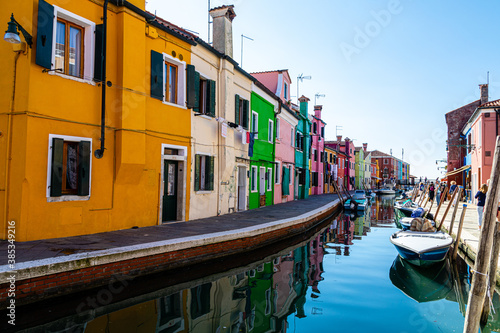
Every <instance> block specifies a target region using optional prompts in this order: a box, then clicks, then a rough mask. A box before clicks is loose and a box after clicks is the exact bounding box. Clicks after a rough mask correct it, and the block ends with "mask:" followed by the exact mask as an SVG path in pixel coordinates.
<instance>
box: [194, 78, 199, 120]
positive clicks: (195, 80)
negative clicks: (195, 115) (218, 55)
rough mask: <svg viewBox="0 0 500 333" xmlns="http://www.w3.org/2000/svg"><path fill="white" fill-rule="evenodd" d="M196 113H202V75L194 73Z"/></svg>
mask: <svg viewBox="0 0 500 333" xmlns="http://www.w3.org/2000/svg"><path fill="white" fill-rule="evenodd" d="M193 111H194V112H200V73H198V72H194V107H193Z"/></svg>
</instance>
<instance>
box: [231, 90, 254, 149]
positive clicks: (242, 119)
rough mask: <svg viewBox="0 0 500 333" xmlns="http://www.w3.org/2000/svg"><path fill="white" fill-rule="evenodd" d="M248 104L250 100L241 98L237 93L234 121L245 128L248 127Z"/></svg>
mask: <svg viewBox="0 0 500 333" xmlns="http://www.w3.org/2000/svg"><path fill="white" fill-rule="evenodd" d="M248 105H249V103H248V100H246V99H243V98H241V97H240V95H238V94H236V95H235V101H234V122H235V124H236V125H240V126H242V127H243V128H244V129H248ZM254 132H255V131H254ZM255 139H257V134H255Z"/></svg>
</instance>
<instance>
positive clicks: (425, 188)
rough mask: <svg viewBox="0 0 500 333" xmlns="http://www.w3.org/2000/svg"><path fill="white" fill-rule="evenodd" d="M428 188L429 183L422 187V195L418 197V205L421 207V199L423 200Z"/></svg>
mask: <svg viewBox="0 0 500 333" xmlns="http://www.w3.org/2000/svg"><path fill="white" fill-rule="evenodd" d="M428 190H429V185H425V187H424V191H423V192H422V197H421V198H420V200H419V201H418V205H419V206H420V207H422V203H423V201H424V199H425V196H426V194H427V191H428Z"/></svg>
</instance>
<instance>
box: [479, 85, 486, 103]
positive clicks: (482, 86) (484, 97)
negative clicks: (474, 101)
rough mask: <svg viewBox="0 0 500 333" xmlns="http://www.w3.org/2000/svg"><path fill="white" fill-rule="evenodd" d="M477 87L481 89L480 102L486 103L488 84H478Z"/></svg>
mask: <svg viewBox="0 0 500 333" xmlns="http://www.w3.org/2000/svg"><path fill="white" fill-rule="evenodd" d="M479 89H481V104H480V105H482V104H484V103H487V102H488V85H487V84H480V85H479Z"/></svg>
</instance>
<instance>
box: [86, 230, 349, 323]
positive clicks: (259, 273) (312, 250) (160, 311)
mask: <svg viewBox="0 0 500 333" xmlns="http://www.w3.org/2000/svg"><path fill="white" fill-rule="evenodd" d="M345 222H346V221H344V223H345ZM347 222H348V224H347V225H348V231H347V233H348V234H350V235H351V236H350V239H352V234H353V232H354V224H353V223H351V221H347ZM328 237H329V236H328V234H326V233H324V234H319V235H317V236H316V237H314V238H313V239H311V240H310V241H309V242H308V243H307V244H306V245H304V246H301V247H298V248H296V249H294V250H292V251H290V252H289V253H286V254H284V255H281V256H278V257H276V258H274V259H273V260H272V261H268V262H264V263H261V264H259V265H258V266H256V267H254V268H253V269H251V270H249V271H247V272H242V273H239V274H235V275H231V276H228V277H224V278H221V279H218V280H216V281H212V282H205V283H201V284H198V285H196V286H194V287H192V288H186V289H183V290H180V291H178V292H176V293H173V294H170V295H168V296H162V297H160V298H158V299H156V300H151V301H147V302H143V303H140V304H137V305H134V306H131V307H128V308H125V309H122V310H118V311H114V312H111V313H109V314H107V315H104V316H101V317H98V318H96V319H94V320H92V321H90V322H88V323H86V325H85V330H84V331H86V332H95V331H103V332H104V331H106V332H125V331H134V330H141V331H151V332H155V331H156V332H162V333H174V332H200V333H201V332H231V333H233V332H234V333H236V332H255V333H259V332H281V333H284V332H286V331H287V328H288V317H289V316H290V315H292V314H295V316H297V317H299V318H303V317H306V312H305V303H306V296H307V291H308V289H309V287H310V288H311V291H312V297H319V295H320V291H319V282H320V281H321V280H323V278H322V277H321V274H322V273H323V257H324V250H323V244H324V242H325V241H326V240H327V238H328ZM348 239H349V237H348Z"/></svg>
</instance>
